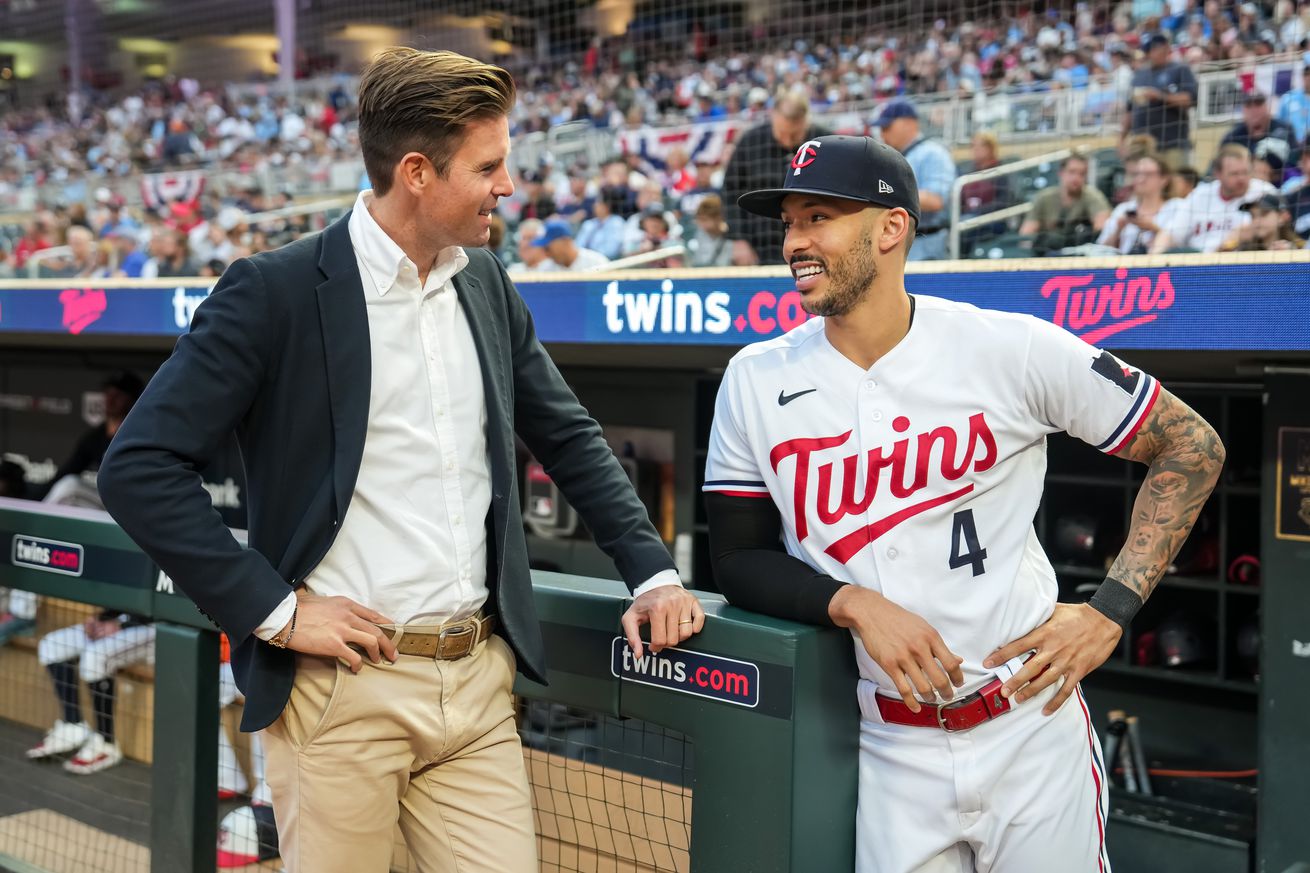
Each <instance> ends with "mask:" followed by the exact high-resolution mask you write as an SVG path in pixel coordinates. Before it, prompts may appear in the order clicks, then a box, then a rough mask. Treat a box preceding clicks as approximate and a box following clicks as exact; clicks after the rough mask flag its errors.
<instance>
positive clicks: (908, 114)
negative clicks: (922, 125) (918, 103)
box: [878, 100, 919, 127]
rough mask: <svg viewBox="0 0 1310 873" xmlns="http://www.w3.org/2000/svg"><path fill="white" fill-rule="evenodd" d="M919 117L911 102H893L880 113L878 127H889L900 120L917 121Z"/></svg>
mask: <svg viewBox="0 0 1310 873" xmlns="http://www.w3.org/2000/svg"><path fill="white" fill-rule="evenodd" d="M918 117H919V111H918V110H917V109H915V108H914V104H913V103H911V102H910V101H909V100H893V101H891V102H890V103H888V104H887V105H885V106H883V108H882V112H879V113H878V126H879V127H887V126H888V125H890V124H891V123H892V122H893V121H895V120H896V119H898V118H915V119H917V118H918Z"/></svg>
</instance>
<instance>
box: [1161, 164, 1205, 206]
mask: <svg viewBox="0 0 1310 873" xmlns="http://www.w3.org/2000/svg"><path fill="white" fill-rule="evenodd" d="M1200 183H1201V174H1200V173H1198V172H1197V171H1196V167H1179V168H1178V169H1177V170H1174V183H1173V187H1172V188H1171V189H1170V191H1169V193H1170V195H1171V196H1172V197H1173V198H1174V199H1175V200H1181V199H1183V198H1185V197H1187V196H1188V195H1189V194H1191V193H1192V192H1193V191H1195V190H1196V186H1197V185H1199V184H1200Z"/></svg>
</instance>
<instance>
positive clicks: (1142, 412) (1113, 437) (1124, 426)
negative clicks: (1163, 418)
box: [1096, 373, 1160, 455]
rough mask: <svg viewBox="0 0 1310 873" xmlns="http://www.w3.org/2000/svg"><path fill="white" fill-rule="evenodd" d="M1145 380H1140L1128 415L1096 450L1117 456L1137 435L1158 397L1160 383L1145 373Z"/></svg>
mask: <svg viewBox="0 0 1310 873" xmlns="http://www.w3.org/2000/svg"><path fill="white" fill-rule="evenodd" d="M1142 375H1143V376H1145V377H1146V378H1144V379H1143V380H1142V387H1141V388H1140V389H1139V390H1138V392H1137V399H1135V400H1134V401H1133V405H1132V406H1131V407H1129V409H1128V414H1127V415H1125V416H1124V417H1123V420H1122V421H1121V422H1119V425H1118V426H1117V427H1116V428H1115V429H1114V431H1113V432H1112V433H1111V434H1110V436H1109V437H1107V438H1106V440H1105V442H1103V443H1101V444H1100V445H1098V446H1097V447H1096V448H1097V449H1098V450H1099V451H1102V452H1105V453H1106V454H1107V455H1113V454H1117V453H1118V452H1120V451H1122V450H1123V447H1124V446H1126V445H1128V441H1129V440H1130V439H1132V438H1133V437H1134V436H1136V435H1137V431H1139V430H1141V427H1142V423H1143V422H1145V421H1146V416H1148V415H1150V414H1151V409H1152V407H1154V406H1155V401H1156V399H1157V398H1158V397H1159V396H1160V382H1159V380H1158V379H1156V378H1155V377H1153V376H1149V375H1147V374H1145V373H1143V374H1142Z"/></svg>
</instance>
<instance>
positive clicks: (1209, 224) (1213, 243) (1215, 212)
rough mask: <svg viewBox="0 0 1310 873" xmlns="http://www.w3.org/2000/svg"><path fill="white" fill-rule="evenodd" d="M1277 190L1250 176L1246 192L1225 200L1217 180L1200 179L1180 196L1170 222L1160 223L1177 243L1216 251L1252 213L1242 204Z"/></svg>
mask: <svg viewBox="0 0 1310 873" xmlns="http://www.w3.org/2000/svg"><path fill="white" fill-rule="evenodd" d="M1277 190H1278V189H1276V188H1275V187H1274V186H1273V185H1270V184H1269V183H1268V182H1265V181H1263V180H1261V179H1252V180H1251V184H1250V185H1249V186H1248V187H1247V189H1246V194H1244V195H1243V196H1241V197H1238V198H1236V199H1234V200H1225V199H1224V198H1223V195H1221V194H1220V193H1219V182H1218V181H1214V182H1202V183H1201V184H1200V185H1197V186H1196V188H1195V189H1194V190H1193V191H1192V193H1191V194H1188V195H1187V198H1186V199H1185V200H1183V202H1182V205H1181V206H1180V207H1179V208H1178V210H1177V211H1176V212H1174V214H1173V217H1172V219H1171V220H1170V222H1169V224H1167V225H1164V224H1162V225H1161V227H1164V228H1165V229H1166V230H1168V231H1169V236H1170V238H1171V239H1172V240H1173V243H1174V245H1176V246H1180V247H1185V248H1190V249H1196V250H1197V251H1198V252H1217V251H1219V247H1220V246H1222V245H1223V244H1224V240H1226V239H1228V238H1229V237H1230V236H1232V235H1233V234H1234V233H1235V232H1236V231H1237V229H1238V228H1240V227H1241V226H1242V225H1244V224H1246V223H1248V222H1249V221H1250V220H1251V213H1249V212H1243V211H1242V205H1243V204H1245V203H1251V202H1253V201H1256V200H1259V199H1260V198H1261V197H1263V196H1264V195H1265V194H1270V193H1274V192H1276V191H1277Z"/></svg>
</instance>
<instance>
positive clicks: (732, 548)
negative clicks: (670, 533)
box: [705, 492, 846, 625]
mask: <svg viewBox="0 0 1310 873" xmlns="http://www.w3.org/2000/svg"><path fill="white" fill-rule="evenodd" d="M705 509H706V514H707V515H708V517H709V523H710V525H709V526H710V560H711V562H712V564H713V567H714V581H715V582H716V583H718V586H719V591H720V592H722V593H723V596H724V597H726V598H728V602H729V603H731V604H733V605H734V606H740V607H742V608H743V609H749V610H751V611H753V612H761V613H764V614H765V615H772V616H775V617H777V618H786V619H791V620H792V621H803V622H806V623H808V624H823V625H832V624H833V621H832V618H831V617H829V615H828V601H830V600H832V597H833V595H834V594H836V593H837V591H838V590H840V589H841V588H842V586H843V585H845V584H846V583H844V582H838V581H837V580H836V579H834V578H832V577H831V576H828V575H826V574H824V573H820V572H818V571H817V570H815V569H814V568H813V567H811V566H810V565H809V564H807V563H805V562H804V561H802V560H800V559H799V558H793V557H792V556H791V555H789V554H787V552H786V550H785V549H783V547H782V541H781V538H780V537H781V534H782V517H781V516H780V515H779V514H778V508H777V507H776V506H774V505H773V501H772V500H770V499H769V498H767V497H728V496H726V495H723V494H715V493H712V492H708V493H706V494H705Z"/></svg>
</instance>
